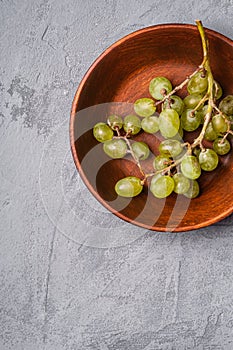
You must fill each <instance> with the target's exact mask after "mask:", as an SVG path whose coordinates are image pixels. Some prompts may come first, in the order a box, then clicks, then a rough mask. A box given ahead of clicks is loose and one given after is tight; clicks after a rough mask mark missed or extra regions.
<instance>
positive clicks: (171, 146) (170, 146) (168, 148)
mask: <svg viewBox="0 0 233 350" xmlns="http://www.w3.org/2000/svg"><path fill="white" fill-rule="evenodd" d="M182 151H183V147H182V146H181V143H180V142H179V141H178V140H172V139H168V140H164V141H162V142H161V143H160V145H159V152H160V153H162V154H167V155H168V156H169V157H173V158H174V157H176V156H178V155H179V154H180V153H181V152H182Z"/></svg>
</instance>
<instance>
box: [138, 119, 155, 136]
mask: <svg viewBox="0 0 233 350" xmlns="http://www.w3.org/2000/svg"><path fill="white" fill-rule="evenodd" d="M141 125H142V129H143V130H144V131H145V132H148V133H149V134H154V133H156V132H157V131H159V118H158V117H155V116H151V117H145V118H143V119H142V121H141Z"/></svg>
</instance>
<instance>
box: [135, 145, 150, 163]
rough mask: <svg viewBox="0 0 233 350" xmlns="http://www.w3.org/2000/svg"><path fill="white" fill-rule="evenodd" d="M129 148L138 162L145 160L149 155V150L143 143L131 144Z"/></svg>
mask: <svg viewBox="0 0 233 350" xmlns="http://www.w3.org/2000/svg"><path fill="white" fill-rule="evenodd" d="M131 147H132V150H133V153H134V155H135V157H136V158H137V159H139V160H145V159H147V158H148V157H149V155H150V149H149V147H148V146H147V144H146V143H145V142H133V143H132V145H131Z"/></svg>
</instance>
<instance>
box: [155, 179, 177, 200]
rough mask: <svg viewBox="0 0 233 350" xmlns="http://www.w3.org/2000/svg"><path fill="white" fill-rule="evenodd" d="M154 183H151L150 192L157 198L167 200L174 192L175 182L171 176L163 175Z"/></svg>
mask: <svg viewBox="0 0 233 350" xmlns="http://www.w3.org/2000/svg"><path fill="white" fill-rule="evenodd" d="M155 176H156V178H155V179H154V181H153V178H152V181H151V185H150V191H151V192H152V193H153V195H154V196H155V197H156V198H166V197H168V196H169V195H170V194H171V193H172V191H173V190H174V186H175V183H174V180H173V178H172V177H171V176H168V175H163V176H157V175H155Z"/></svg>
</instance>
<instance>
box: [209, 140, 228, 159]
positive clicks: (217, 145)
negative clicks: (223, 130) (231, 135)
mask: <svg viewBox="0 0 233 350" xmlns="http://www.w3.org/2000/svg"><path fill="white" fill-rule="evenodd" d="M213 149H214V151H215V152H216V153H217V154H219V155H220V156H224V155H225V154H227V153H228V152H229V151H230V149H231V145H230V142H229V141H228V140H227V139H223V138H218V139H216V140H215V141H214V143H213Z"/></svg>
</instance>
